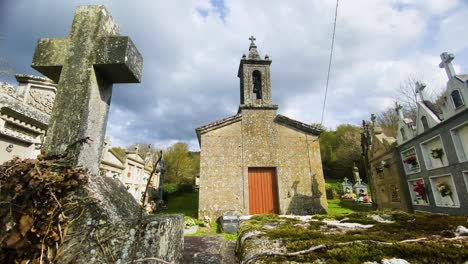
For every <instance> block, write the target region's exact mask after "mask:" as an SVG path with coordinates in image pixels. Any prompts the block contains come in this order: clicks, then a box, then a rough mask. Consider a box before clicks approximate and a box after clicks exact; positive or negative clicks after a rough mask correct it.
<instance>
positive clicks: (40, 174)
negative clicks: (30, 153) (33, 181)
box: [34, 163, 42, 176]
mask: <svg viewBox="0 0 468 264" xmlns="http://www.w3.org/2000/svg"><path fill="white" fill-rule="evenodd" d="M34 168H35V169H36V171H37V174H39V176H42V173H41V171H40V170H39V168H38V167H37V163H36V164H34Z"/></svg>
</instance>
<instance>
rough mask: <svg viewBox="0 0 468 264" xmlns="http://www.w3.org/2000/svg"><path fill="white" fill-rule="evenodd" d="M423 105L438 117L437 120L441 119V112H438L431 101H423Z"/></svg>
mask: <svg viewBox="0 0 468 264" xmlns="http://www.w3.org/2000/svg"><path fill="white" fill-rule="evenodd" d="M423 103H424V105H425V106H426V107H427V108H428V109H429V110H430V111H431V112H432V113H433V114H434V115H435V116H436V117H437V118H438V119H439V120H442V119H443V118H442V113H440V112H439V111H437V108H436V107H435V105H434V104H433V103H432V102H431V101H427V100H425V101H423Z"/></svg>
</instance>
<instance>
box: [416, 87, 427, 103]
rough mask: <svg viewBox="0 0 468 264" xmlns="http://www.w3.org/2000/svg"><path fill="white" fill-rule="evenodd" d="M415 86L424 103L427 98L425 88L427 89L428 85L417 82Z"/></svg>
mask: <svg viewBox="0 0 468 264" xmlns="http://www.w3.org/2000/svg"><path fill="white" fill-rule="evenodd" d="M415 85H416V93H418V94H419V97H420V98H421V101H423V102H424V101H425V100H426V96H425V94H424V88H426V84H425V83H423V82H416V83H415Z"/></svg>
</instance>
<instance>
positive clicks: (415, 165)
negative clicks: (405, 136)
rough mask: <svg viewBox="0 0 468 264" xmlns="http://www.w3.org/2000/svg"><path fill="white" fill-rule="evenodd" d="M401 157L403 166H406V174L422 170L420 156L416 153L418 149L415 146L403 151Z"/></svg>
mask: <svg viewBox="0 0 468 264" xmlns="http://www.w3.org/2000/svg"><path fill="white" fill-rule="evenodd" d="M401 159H402V161H403V167H404V168H405V172H406V174H411V173H415V172H419V171H420V169H421V168H420V165H419V160H418V156H417V155H416V149H415V148H414V147H411V148H409V149H407V150H405V151H403V152H401Z"/></svg>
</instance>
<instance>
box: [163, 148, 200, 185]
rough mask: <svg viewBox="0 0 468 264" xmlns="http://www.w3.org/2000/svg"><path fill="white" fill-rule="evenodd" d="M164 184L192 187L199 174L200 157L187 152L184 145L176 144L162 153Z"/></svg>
mask: <svg viewBox="0 0 468 264" xmlns="http://www.w3.org/2000/svg"><path fill="white" fill-rule="evenodd" d="M163 155H164V162H165V165H166V173H165V175H164V179H165V180H164V182H165V183H174V184H177V185H181V184H190V185H193V184H194V182H195V177H196V176H197V175H198V174H199V173H200V156H199V155H196V154H192V153H190V152H189V149H188V146H187V144H185V143H181V142H179V143H176V144H174V145H172V146H171V147H169V148H167V149H166V150H165V151H164V152H163Z"/></svg>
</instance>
